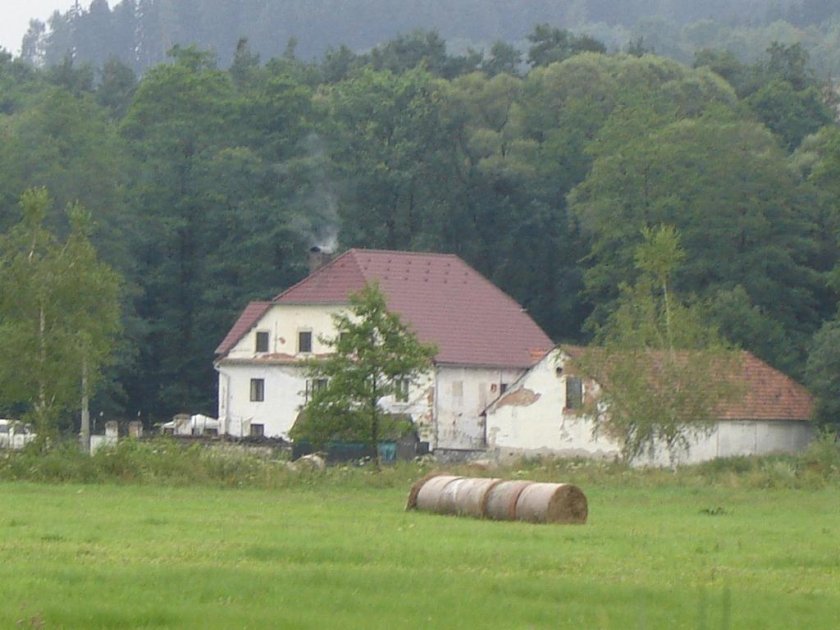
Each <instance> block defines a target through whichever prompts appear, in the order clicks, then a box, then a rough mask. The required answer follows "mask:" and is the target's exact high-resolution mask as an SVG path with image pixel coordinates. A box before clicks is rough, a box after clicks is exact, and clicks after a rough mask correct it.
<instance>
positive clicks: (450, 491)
mask: <svg viewBox="0 0 840 630" xmlns="http://www.w3.org/2000/svg"><path fill="white" fill-rule="evenodd" d="M406 509H407V510H413V509H417V510H421V511H424V512H434V513H436V514H452V515H455V516H473V517H475V518H490V519H494V520H498V521H528V522H530V523H585V522H586V517H587V515H588V513H589V508H588V505H587V501H586V495H584V494H583V492H582V491H581V489H580V488H578V487H577V486H575V485H572V484H569V483H538V482H535V481H506V480H504V479H484V478H474V477H456V476H453V475H445V474H433V475H429V476H427V477H424V478H423V479H420V480H419V481H417V482H416V483H415V484H414V485H413V486H411V491H410V492H409V493H408V503H407V504H406Z"/></svg>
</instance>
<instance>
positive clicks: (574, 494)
mask: <svg viewBox="0 0 840 630" xmlns="http://www.w3.org/2000/svg"><path fill="white" fill-rule="evenodd" d="M515 511H516V519H517V520H519V521H528V522H529V523H581V524H582V523H585V522H586V518H587V516H588V514H589V508H588V505H587V501H586V495H584V494H583V492H582V491H581V489H580V488H578V487H577V486H575V485H572V484H569V483H532V484H529V485H528V486H526V487H525V488H523V489H522V491H521V492H520V494H519V498H518V499H517V500H516V510H515Z"/></svg>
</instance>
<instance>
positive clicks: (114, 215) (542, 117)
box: [0, 0, 840, 423]
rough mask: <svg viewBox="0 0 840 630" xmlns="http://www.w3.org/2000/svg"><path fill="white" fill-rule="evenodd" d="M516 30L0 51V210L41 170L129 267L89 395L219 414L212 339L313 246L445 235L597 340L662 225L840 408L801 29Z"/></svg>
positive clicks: (732, 304)
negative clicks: (105, 53) (647, 231)
mask: <svg viewBox="0 0 840 630" xmlns="http://www.w3.org/2000/svg"><path fill="white" fill-rule="evenodd" d="M100 4H104V8H105V9H107V8H108V7H107V4H105V3H99V2H94V3H93V4H92V5H91V8H90V10H89V11H87V12H83V14H84V15H91V14H93V13H94V12H95V10H96V7H97V6H99V5H100ZM127 4H132V3H128V2H122V3H120V4H118V5H116V7H115V8H114V10H113V11H111V10H110V9H108V11H109V12H110V15H112V16H113V15H116V14H117V12H118V11H119V10H120V9H121V7H123V6H124V5H127ZM144 4H149V5H155V6H158V7H161V8H162V7H165V6H167V3H165V2H158V3H155V2H149V3H144V2H143V0H140V1H139V2H138V3H136V6H135V8H136V7H142V6H144ZM207 4H208V5H210V4H213V3H207ZM216 4H218V5H219V6H222V4H224V5H225V6H228V5H231V6H234V5H235V6H241V7H242V11H245V8H247V7H248V6H250V5H249V3H247V2H240V3H216ZM251 4H253V5H254V6H256V5H257V4H260V5H261V3H251ZM320 4H327V3H326V1H324V2H322V3H320ZM369 4H371V5H372V4H374V3H369ZM433 4H434V3H428V6H430V7H431V6H432V5H433ZM599 4H600V3H597V2H594V1H592V2H581V3H571V5H575V6H586V7H589V9H590V10H592V11H594V10H595V9H594V8H593V7H596V6H598V5H599ZM672 4H674V6H676V5H678V4H680V3H677V2H674V3H672ZM682 4H685V5H686V6H688V3H682ZM782 4H783V3H782ZM782 4H780V5H779V10H780V11H781V10H783V9H784V10H786V11H788V12H787V13H786V15H788V16H790V15H792V14H791V13H790V11H792V9H791V7H792V6H793V4H791V7H788V8H787V9H785V8H784V6H782ZM316 5H319V3H307V5H306V6H309V7H310V8H311V7H312V6H316ZM712 5H714V3H712ZM806 5H807V3H797V4H796V7H798V8H799V10H800V11H802V10H804V7H805V6H806ZM178 6H183V7H187V6H192V3H188V2H184V3H179V5H178ZM283 6H291V3H286V4H284V5H283ZM423 6H426V5H423ZM36 26H37V25H36ZM53 32H55V26H54V25H53ZM228 32H229V31H228ZM116 39H117V40H119V39H120V38H119V37H116ZM299 41H303V40H299ZM337 41H338V40H337ZM523 41H524V44H522V45H521V46H522V47H521V48H520V47H519V45H515V44H512V43H506V42H504V41H496V42H494V43H493V44H492V46H490V47H489V49H488V50H486V51H483V52H476V51H475V50H472V49H469V50H464V51H463V52H453V48H452V47H451V46H449V45H448V42H447V41H446V40H445V39H444V36H443V35H442V34H441V33H440V32H438V31H435V30H413V31H410V32H408V33H405V34H402V35H397V36H395V37H393V38H392V39H388V40H386V41H383V42H382V43H380V44H377V45H375V46H373V47H371V48H370V49H368V50H366V51H364V52H354V50H352V49H351V48H350V47H348V46H338V47H336V48H330V49H329V50H327V51H326V52H325V53H324V54H323V55H322V56H321V57H319V58H316V59H311V58H306V57H303V56H302V55H300V54H298V52H297V50H296V48H295V46H294V45H288V42H287V45H285V47H284V48H283V50H282V51H281V52H280V53H279V54H277V55H274V56H271V57H268V58H264V57H263V56H261V54H260V53H259V52H258V51H257V50H256V49H255V48H254V47H253V46H252V44H251V42H250V40H248V39H246V38H239V39H238V40H237V41H236V42H235V45H234V49H233V53H232V56H231V58H230V62H229V63H227V64H221V63H220V62H219V54H218V51H217V50H216V49H215V48H214V47H213V44H212V41H211V42H209V43H207V44H206V47H204V48H202V47H197V46H192V45H178V44H176V45H174V46H172V47H171V48H170V49H169V51H168V53H167V56H166V58H165V59H161V60H157V59H153V63H150V65H148V67H144V68H138V67H136V66H134V65H133V64H132V63H129V62H127V61H125V60H120V59H119V58H118V57H115V56H109V57H108V59H107V60H105V61H101V60H98V59H96V58H95V57H91V58H89V59H86V58H85V57H84V56H82V55H81V48H80V49H79V50H80V52H79V55H78V56H73V55H66V54H65V55H63V56H62V57H61V58H60V59H54V60H53V62H52V63H46V62H45V61H44V60H43V59H41V60H40V61H37V63H36V62H35V61H34V60H33V59H32V58H31V57H27V53H26V50H24V52H23V53H22V54H21V56H20V57H17V58H15V57H13V56H11V55H9V54H7V53H2V54H0V134H2V138H3V142H2V143H0V233H4V232H8V231H9V230H10V229H12V227H13V226H14V225H15V224H17V223H18V222H19V221H20V219H21V212H22V210H21V204H20V203H19V201H20V198H21V195H22V194H23V192H24V191H25V190H27V189H30V188H32V187H36V186H37V187H45V188H46V189H47V190H48V191H49V193H50V195H51V197H52V198H53V200H54V203H53V204H52V206H51V208H52V209H51V210H50V212H49V215H48V217H47V223H48V225H49V226H50V227H51V228H52V229H54V230H56V231H57V233H62V232H65V233H66V232H67V231H69V230H70V226H69V224H68V222H67V217H66V215H65V214H64V213H63V209H64V208H65V207H66V206H68V205H70V204H75V203H76V202H78V203H79V204H81V205H82V206H83V207H84V208H86V209H87V210H88V211H89V212H90V215H91V217H92V219H93V221H94V224H93V228H92V230H93V231H92V232H91V238H92V241H93V243H94V245H95V247H96V249H97V251H98V252H99V255H100V257H101V258H102V259H103V260H104V261H105V262H107V263H108V264H109V265H110V266H111V267H112V268H113V269H115V270H116V271H117V272H118V273H119V274H120V276H121V277H122V278H123V283H122V297H121V300H122V313H123V315H122V320H123V323H122V331H123V332H122V335H121V336H120V342H119V344H118V347H117V348H116V351H115V353H114V359H113V361H112V363H111V364H110V365H109V367H108V368H107V374H106V379H105V382H104V384H103V387H101V388H100V391H99V393H98V395H97V396H96V398H95V400H94V401H93V402H92V405H91V407H92V411H93V413H94V414H99V413H102V414H104V415H105V416H108V417H130V418H134V417H140V418H142V419H143V420H145V421H147V422H149V423H152V422H154V421H158V420H161V419H164V418H166V417H167V416H171V415H172V414H173V413H177V412H183V411H189V412H191V413H197V412H203V413H207V414H210V415H215V409H216V394H215V373H214V370H213V351H214V349H215V347H216V346H217V344H218V343H219V341H220V340H221V339H222V337H223V336H224V334H225V333H226V331H227V330H228V328H229V327H230V326H231V324H232V323H233V321H234V320H235V318H236V316H237V315H238V313H239V311H240V310H241V309H242V308H243V307H244V305H245V304H246V303H247V302H248V301H249V300H253V299H266V298H270V297H271V296H273V295H275V294H276V293H278V292H279V291H281V290H283V289H285V288H286V287H288V286H289V285H290V284H292V283H294V282H296V281H297V280H299V279H301V278H302V277H303V276H304V275H305V274H306V256H307V252H308V250H309V248H310V247H311V246H313V245H326V246H328V247H333V248H338V249H345V248H349V247H365V248H387V249H409V250H423V251H438V252H451V253H455V254H457V255H459V256H461V257H462V258H463V259H464V260H466V261H467V262H468V263H469V264H470V265H472V266H473V267H475V268H476V269H477V270H478V271H480V272H481V273H483V274H484V275H486V276H487V277H488V278H489V279H491V280H492V281H493V282H495V283H496V284H497V285H498V286H500V287H501V288H502V289H503V290H505V291H506V292H508V293H509V294H510V295H512V296H513V297H514V298H515V299H516V300H517V301H519V302H520V303H521V304H522V305H523V306H524V307H525V308H526V309H527V310H528V311H529V313H530V314H531V315H532V316H533V317H534V318H535V319H536V321H537V322H538V323H539V324H540V325H541V326H542V327H543V329H544V330H545V331H546V332H547V333H548V334H549V335H550V336H551V337H552V338H553V339H554V340H556V341H558V342H561V341H562V342H578V343H585V342H586V341H587V340H589V339H590V338H591V336H592V335H593V332H594V331H595V330H597V328H598V326H599V324H600V323H601V322H603V321H604V319H605V317H606V316H607V315H608V314H609V313H610V312H611V310H612V309H613V308H614V306H615V303H616V299H617V297H618V295H619V289H620V287H621V286H622V285H623V284H627V283H631V282H632V281H633V280H634V271H633V269H634V265H633V252H634V251H635V249H636V248H637V246H638V245H639V243H640V242H641V240H642V229H643V228H646V227H647V228H653V227H656V226H658V225H662V224H665V225H669V226H673V227H674V228H676V230H678V231H679V234H680V237H681V243H682V246H683V248H684V249H685V252H686V257H685V260H684V262H683V264H682V265H681V267H680V268H679V269H678V270H677V273H676V276H675V278H674V288H675V290H676V291H677V292H679V294H680V295H681V296H684V298H685V299H686V300H690V301H691V302H692V303H694V304H696V305H698V306H699V307H702V309H703V312H704V313H705V314H706V318H707V321H708V322H709V323H710V324H712V325H714V326H716V327H717V328H718V329H719V331H720V332H721V334H722V335H724V336H725V337H726V338H727V339H729V340H730V341H731V342H732V343H734V344H737V345H739V346H741V347H743V348H746V349H748V350H750V351H752V352H753V353H755V354H756V355H757V356H759V357H761V358H762V359H764V360H766V361H768V362H770V363H771V364H773V365H774V366H776V367H778V368H780V369H782V370H784V371H785V372H787V373H788V374H791V375H793V376H794V377H796V378H797V379H799V380H803V381H805V382H807V383H808V384H809V385H810V386H811V387H812V389H813V391H815V393H817V394H818V395H820V396H822V400H824V401H825V402H824V405H823V406H822V407H821V413H822V414H823V416H824V418H834V417H837V416H836V414H835V415H832V414H833V413H834V412H835V411H836V409H834V408H833V407H832V406H831V405H832V402H831V401H832V400H833V398H836V396H832V392H836V391H837V390H838V387H837V383H838V382H840V350H838V348H840V343H838V341H840V339H838V337H840V319H838V313H837V307H838V297H839V296H840V294H838V291H840V241H838V237H840V231H838V228H840V196H839V195H838V193H840V190H838V186H840V129H838V127H837V124H836V118H837V111H836V106H837V102H836V96H835V92H834V90H833V88H832V86H831V84H829V83H827V81H826V80H825V79H824V78H823V77H821V76H820V75H819V73H818V72H817V71H816V70H815V68H814V65H813V64H812V62H811V61H812V60H811V56H810V54H809V51H808V50H807V49H806V47H805V46H803V45H802V44H800V43H785V42H783V41H771V42H770V43H769V44H768V45H767V46H766V47H765V48H764V49H763V50H762V51H761V52H760V54H757V55H756V57H755V58H754V59H751V60H745V59H742V58H739V56H738V55H736V54H734V53H733V52H731V51H729V50H726V49H725V48H709V49H704V50H702V51H698V52H696V53H695V54H694V55H693V58H692V59H691V61H690V62H689V63H683V62H680V61H678V60H675V59H670V58H668V57H665V56H661V55H658V54H655V52H652V51H651V50H650V49H648V48H647V47H646V46H645V42H646V41H647V40H646V39H645V40H636V41H635V42H634V45H632V46H628V47H627V48H626V49H624V50H615V49H611V47H610V46H608V45H607V44H605V43H604V42H603V41H601V40H600V39H598V38H596V37H594V36H592V35H589V34H586V33H584V32H577V31H575V32H573V31H571V30H566V29H564V28H560V27H558V26H551V25H549V24H546V23H538V24H532V25H531V28H530V31H528V32H526V34H525V36H524V40H523ZM292 44H293V42H292ZM39 45H40V44H39ZM42 52H43V51H42ZM45 54H46V53H45ZM150 60H152V58H150ZM141 70H142V72H141ZM0 254H2V253H0ZM10 413H15V409H14V408H5V409H0V415H3V414H10Z"/></svg>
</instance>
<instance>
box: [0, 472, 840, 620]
mask: <svg viewBox="0 0 840 630" xmlns="http://www.w3.org/2000/svg"><path fill="white" fill-rule="evenodd" d="M774 465H775V466H778V465H777V464H774ZM7 470H8V469H7ZM791 470H792V469H791ZM423 472H424V471H423V470H421V469H420V468H419V467H416V468H415V469H412V468H411V467H402V468H400V469H399V470H397V471H385V472H383V473H382V474H381V475H379V476H377V475H373V474H371V473H369V472H368V471H361V470H359V471H354V470H351V469H342V471H341V472H335V471H333V472H330V471H328V472H327V473H317V472H316V473H306V474H303V475H300V476H299V477H298V478H297V479H296V480H295V479H291V478H289V479H286V480H285V481H284V482H283V483H277V484H274V485H273V486H272V487H267V486H266V485H265V484H263V486H262V487H260V488H259V489H250V488H243V487H238V488H237V487H223V486H224V484H219V483H205V484H199V485H178V484H171V483H167V484H153V483H113V482H106V483H89V484H80V483H62V484H55V483H49V484H48V483H33V482H30V481H3V482H0V597H2V606H0V628H14V627H24V628H28V627H33V628H417V627H420V628H620V629H622V630H623V629H626V628H762V629H764V628H780V629H781V628H784V629H790V628H809V629H811V628H834V627H837V624H838V619H840V617H838V612H839V611H840V544H838V540H840V486H838V484H836V483H828V484H822V483H811V484H807V485H806V486H804V487H795V486H796V484H786V487H779V484H773V483H764V482H762V483H743V479H744V477H743V475H747V474H749V473H747V472H742V473H740V475H741V476H732V475H734V474H735V473H726V474H725V475H717V476H714V475H712V474H711V473H708V472H707V473H706V475H707V476H706V478H707V479H712V481H708V482H706V481H704V477H703V476H702V475H698V476H689V477H686V476H683V475H673V474H671V473H667V472H659V473H652V474H651V475H644V474H642V473H639V474H636V473H633V472H628V471H625V472H623V473H619V472H616V473H614V474H600V473H599V474H598V475H588V477H589V478H588V481H587V479H586V477H587V475H585V474H584V475H578V477H579V479H578V480H575V481H577V482H578V484H579V485H580V486H581V488H582V489H583V490H584V492H585V493H586V495H587V497H588V500H589V521H588V523H587V524H586V525H578V526H561V525H531V524H524V523H517V522H491V521H481V520H473V519H468V518H456V517H447V516H437V515H432V514H426V513H419V512H405V511H404V509H403V507H404V504H405V499H406V496H407V493H408V489H409V486H410V483H411V480H412V479H413V478H415V476H419V475H421V474H422V473H423ZM502 472H503V474H507V475H510V476H518V477H522V476H525V477H540V478H543V479H546V478H550V477H553V476H556V475H558V474H560V473H558V472H557V470H555V469H550V468H545V467H543V468H534V469H532V470H525V471H522V470H509V471H502ZM496 474H498V472H496ZM562 474H563V475H564V476H565V477H567V479H555V480H556V481H565V480H568V478H569V477H574V476H575V473H574V471H573V470H569V469H567V470H565V472H563V473H562ZM6 479H8V475H7V476H6ZM764 479H771V480H772V477H766V478H764ZM573 480H574V479H573ZM762 486H765V487H762ZM774 486H775V487H774Z"/></svg>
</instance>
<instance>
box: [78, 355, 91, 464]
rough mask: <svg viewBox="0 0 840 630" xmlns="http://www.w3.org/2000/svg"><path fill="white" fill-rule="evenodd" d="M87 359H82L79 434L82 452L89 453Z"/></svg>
mask: <svg viewBox="0 0 840 630" xmlns="http://www.w3.org/2000/svg"><path fill="white" fill-rule="evenodd" d="M88 402H89V396H88V370H87V359H82V426H81V431H80V432H79V439H80V441H81V446H82V451H84V452H85V453H90V407H89V406H88Z"/></svg>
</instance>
